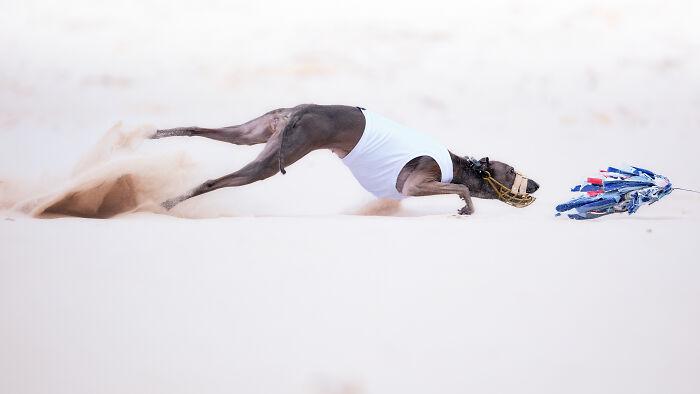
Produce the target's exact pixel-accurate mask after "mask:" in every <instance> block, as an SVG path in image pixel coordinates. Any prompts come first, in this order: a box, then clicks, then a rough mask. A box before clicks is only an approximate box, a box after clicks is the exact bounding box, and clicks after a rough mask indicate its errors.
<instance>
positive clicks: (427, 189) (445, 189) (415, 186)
mask: <svg viewBox="0 0 700 394" xmlns="http://www.w3.org/2000/svg"><path fill="white" fill-rule="evenodd" d="M402 193H403V194H404V195H407V196H415V197H418V196H434V195H437V194H457V195H458V196H459V197H460V198H461V199H462V200H464V207H462V208H460V209H459V211H457V212H458V213H459V214H460V215H471V214H472V213H474V204H473V203H472V196H471V193H469V188H467V187H466V186H464V185H462V184H458V183H442V182H438V181H428V180H414V179H411V178H409V179H408V180H407V181H406V183H405V184H404V187H403V190H402Z"/></svg>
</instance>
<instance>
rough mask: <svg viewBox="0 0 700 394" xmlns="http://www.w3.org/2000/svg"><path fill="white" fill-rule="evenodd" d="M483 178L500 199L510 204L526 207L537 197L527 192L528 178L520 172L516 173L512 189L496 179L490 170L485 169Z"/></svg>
mask: <svg viewBox="0 0 700 394" xmlns="http://www.w3.org/2000/svg"><path fill="white" fill-rule="evenodd" d="M483 178H484V179H485V180H486V182H488V183H489V185H491V187H492V188H493V190H494V191H495V192H496V194H497V195H498V199H499V200H501V201H503V202H504V203H506V204H508V205H512V206H514V207H516V208H524V207H526V206H528V205H530V204H532V202H533V201H535V197H532V196H531V195H530V194H528V193H527V178H525V177H524V176H522V174H520V173H516V174H515V180H514V181H513V186H512V187H511V188H510V189H508V188H507V187H505V186H503V185H502V184H501V183H500V182H498V181H497V180H495V179H494V178H493V177H492V176H491V174H490V173H489V172H488V171H484V175H483Z"/></svg>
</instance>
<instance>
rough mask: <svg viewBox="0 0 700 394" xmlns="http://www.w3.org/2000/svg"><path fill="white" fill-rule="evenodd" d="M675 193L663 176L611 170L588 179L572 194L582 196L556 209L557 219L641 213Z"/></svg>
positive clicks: (639, 170)
mask: <svg viewBox="0 0 700 394" xmlns="http://www.w3.org/2000/svg"><path fill="white" fill-rule="evenodd" d="M673 190H674V188H673V187H671V181H669V180H668V178H666V177H665V176H663V175H659V174H655V173H654V172H652V171H649V170H645V169H643V168H639V167H633V166H625V167H621V168H614V167H608V169H607V170H601V171H600V175H599V177H595V178H587V179H586V182H585V183H583V184H580V185H576V186H574V187H573V188H572V189H571V191H572V192H579V193H581V194H580V195H579V196H578V197H575V198H573V199H572V200H571V201H568V202H565V203H563V204H559V205H557V207H556V210H557V214H556V216H559V215H561V214H562V213H567V215H568V216H569V218H570V219H576V220H585V219H595V218H598V217H601V216H605V215H609V214H611V213H622V212H627V213H628V214H629V215H631V214H633V213H635V212H637V209H639V207H640V206H641V205H642V204H650V205H651V204H653V203H655V202H657V201H659V200H660V199H661V198H663V197H666V196H667V195H669V194H670V193H671V192H672V191H673Z"/></svg>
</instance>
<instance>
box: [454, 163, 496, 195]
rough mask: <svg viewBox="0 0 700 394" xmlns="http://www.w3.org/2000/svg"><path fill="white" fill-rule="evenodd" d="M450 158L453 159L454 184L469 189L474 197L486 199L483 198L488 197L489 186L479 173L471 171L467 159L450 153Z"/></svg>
mask: <svg viewBox="0 0 700 394" xmlns="http://www.w3.org/2000/svg"><path fill="white" fill-rule="evenodd" d="M450 158H451V159H452V171H453V175H452V183H459V184H462V185H464V186H466V187H467V188H469V191H470V192H471V193H472V196H474V197H479V198H484V197H482V196H485V195H487V194H488V193H487V186H488V184H487V183H486V182H484V180H483V179H481V177H479V176H478V175H477V173H476V172H475V171H474V170H472V169H471V166H470V163H469V161H468V160H467V159H465V158H463V157H460V156H457V155H455V154H454V153H452V152H450Z"/></svg>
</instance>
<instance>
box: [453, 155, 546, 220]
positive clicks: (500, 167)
mask: <svg viewBox="0 0 700 394" xmlns="http://www.w3.org/2000/svg"><path fill="white" fill-rule="evenodd" d="M466 159H467V167H469V168H468V169H469V170H471V171H474V172H475V173H476V175H477V177H478V178H479V181H478V182H479V183H478V186H477V187H476V188H474V189H475V190H472V189H471V188H470V192H471V194H472V196H474V197H477V198H486V199H498V200H501V201H503V202H505V203H506V204H509V205H512V206H514V207H519V208H520V207H526V206H528V205H530V204H531V203H532V202H533V201H534V200H535V198H534V197H532V196H531V194H532V193H534V192H535V191H537V189H539V187H540V185H538V184H537V182H535V181H533V180H532V179H528V178H526V177H524V176H523V175H522V174H520V173H519V172H518V171H516V170H515V168H513V166H511V165H508V164H506V163H502V162H500V161H491V160H489V158H488V157H484V158H483V159H481V160H476V159H474V158H466Z"/></svg>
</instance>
